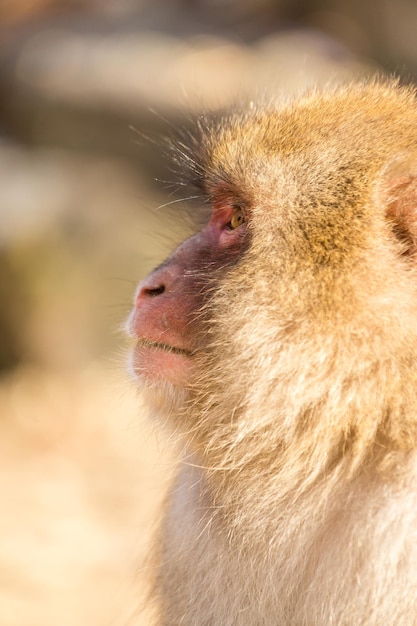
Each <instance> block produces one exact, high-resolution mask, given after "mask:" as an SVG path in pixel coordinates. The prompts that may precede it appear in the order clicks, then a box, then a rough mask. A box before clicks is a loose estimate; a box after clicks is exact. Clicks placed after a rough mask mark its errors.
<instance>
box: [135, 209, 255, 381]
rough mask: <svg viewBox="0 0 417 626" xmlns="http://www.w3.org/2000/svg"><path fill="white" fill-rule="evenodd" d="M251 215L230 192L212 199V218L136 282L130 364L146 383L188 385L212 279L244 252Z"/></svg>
mask: <svg viewBox="0 0 417 626" xmlns="http://www.w3.org/2000/svg"><path fill="white" fill-rule="evenodd" d="M246 226H247V216H246V215H245V213H244V211H243V210H242V209H241V208H240V207H239V206H236V205H235V204H234V203H233V199H232V198H227V199H226V200H225V199H224V198H222V199H221V200H220V199H219V201H217V202H214V208H213V212H212V216H211V219H210V221H209V223H208V224H207V225H206V226H205V227H204V228H203V230H202V231H201V232H199V233H197V234H196V235H194V236H193V237H191V238H189V239H187V240H186V241H185V242H184V243H183V244H182V245H180V246H179V247H178V248H177V250H176V251H175V252H174V253H173V254H172V255H171V256H170V257H169V258H168V259H167V260H166V261H165V262H164V263H162V265H160V266H159V267H157V268H156V269H155V270H154V271H153V272H151V274H149V276H148V277H147V278H145V279H144V280H143V281H142V282H141V283H140V284H139V286H138V288H137V292H136V296H135V300H134V308H133V310H132V312H131V314H130V317H129V320H128V324H127V328H128V334H129V335H130V336H131V337H132V338H133V340H134V348H133V355H132V369H133V372H134V374H135V376H137V377H139V378H140V379H141V380H145V382H148V383H151V384H152V383H155V382H160V381H168V382H170V383H173V384H174V385H177V386H181V387H183V386H187V384H188V383H190V382H191V380H192V374H193V361H194V358H195V355H196V354H197V353H198V350H199V347H200V346H201V345H202V343H204V335H205V327H204V318H205V305H206V303H207V301H208V299H209V295H210V285H211V281H212V280H213V279H214V277H216V279H217V278H218V277H219V274H221V273H222V272H223V271H224V270H225V269H226V268H227V267H228V266H230V265H232V264H233V263H235V262H236V259H237V258H238V257H239V256H240V254H241V253H242V250H243V247H244V241H245V239H246V234H247V229H246Z"/></svg>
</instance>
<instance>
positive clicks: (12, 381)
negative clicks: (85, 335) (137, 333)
mask: <svg viewBox="0 0 417 626" xmlns="http://www.w3.org/2000/svg"><path fill="white" fill-rule="evenodd" d="M112 369H113V368H111V367H107V366H102V365H91V366H89V367H88V368H87V369H86V370H85V371H83V372H80V373H77V374H57V373H52V372H45V371H38V370H33V369H30V368H27V369H23V370H20V371H18V372H17V373H15V374H14V375H13V376H12V377H9V378H8V379H6V380H3V381H2V383H1V386H0V431H1V435H0V625H1V626H84V625H85V626H123V625H125V624H129V626H130V625H131V624H132V625H133V624H134V625H135V626H144V625H146V626H148V625H149V624H151V623H152V620H151V617H150V615H149V614H147V613H146V612H143V611H142V610H141V609H140V608H138V607H140V604H141V596H142V595H143V593H144V591H145V589H146V581H147V576H148V574H149V571H147V568H146V565H145V564H144V563H145V554H146V552H147V548H148V546H149V541H150V537H151V533H152V529H153V528H154V525H155V520H156V519H157V517H158V513H157V511H158V504H159V502H160V499H161V496H162V495H163V493H164V485H165V484H166V482H167V477H168V476H169V472H170V469H171V466H172V464H171V463H170V461H169V459H168V457H169V454H168V455H167V449H166V443H164V442H163V441H160V440H158V436H157V434H156V433H154V432H152V430H151V429H150V428H149V424H147V422H146V419H145V418H144V417H143V416H141V411H140V400H139V398H138V397H137V395H136V393H135V391H134V390H133V386H132V385H131V384H130V383H129V382H128V381H127V380H123V377H122V376H119V375H118V374H116V373H115V372H114V371H113V372H112Z"/></svg>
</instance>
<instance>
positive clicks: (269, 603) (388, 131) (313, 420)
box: [128, 79, 417, 626]
mask: <svg viewBox="0 0 417 626" xmlns="http://www.w3.org/2000/svg"><path fill="white" fill-rule="evenodd" d="M176 154H177V156H176V157H174V160H175V162H176V163H177V164H179V165H180V167H183V169H184V171H185V174H184V176H185V177H187V180H190V181H191V183H192V184H193V185H195V186H196V187H197V189H198V193H199V195H200V198H201V206H202V207H204V209H205V207H209V209H210V212H211V213H210V217H209V218H208V221H207V223H206V225H205V226H204V227H203V228H202V229H201V230H200V231H199V232H197V233H196V234H194V235H192V236H191V237H190V238H188V239H186V240H185V242H184V243H182V244H181V245H180V246H179V247H178V248H177V249H176V250H175V251H174V252H173V253H172V255H171V256H170V257H169V258H168V259H167V260H166V261H165V262H163V263H162V264H161V265H160V266H159V267H158V268H157V269H155V270H154V271H153V272H152V273H151V274H150V275H149V276H148V277H147V278H145V279H144V280H143V281H142V282H141V283H140V284H139V287H138V289H137V292H136V295H135V300H134V306H133V310H132V312H131V314H130V316H129V320H128V332H129V334H130V335H131V336H132V338H133V348H132V355H131V369H132V370H133V372H134V375H135V377H136V378H137V380H138V383H139V385H140V387H141V388H142V389H143V392H144V394H145V396H146V402H147V404H148V407H149V411H150V413H152V414H154V415H155V416H156V418H158V419H159V418H161V419H163V421H164V422H165V423H167V424H168V425H169V427H170V428H172V430H173V432H175V433H176V434H178V437H179V438H180V441H181V442H182V443H181V445H182V449H181V461H180V463H179V467H178V472H177V475H176V477H175V480H174V482H173V484H172V487H171V489H170V493H169V495H168V497H167V501H166V504H165V509H164V512H163V515H162V517H163V519H162V521H161V528H160V531H159V535H158V539H157V541H156V545H155V548H154V555H153V559H154V563H155V571H156V573H155V580H154V585H153V586H154V591H153V601H154V602H155V606H157V614H158V620H159V621H158V623H159V624H161V625H163V626H177V625H179V624H181V625H182V626H220V625H221V626H254V625H257V626H288V625H290V626H324V625H326V626H328V625H337V626H342V625H343V626H360V625H363V626H381V625H384V626H411V625H417V100H416V93H415V90H414V89H413V88H412V87H410V86H404V85H400V84H399V82H398V81H395V80H390V79H387V80H381V79H374V80H370V81H364V82H361V83H356V82H354V83H352V84H349V85H344V86H339V87H331V88H323V89H319V88H316V89H313V90H311V91H309V92H307V93H305V94H302V95H300V96H299V97H297V98H294V99H291V100H286V101H283V102H280V101H277V102H273V103H271V104H268V105H256V104H255V105H250V106H248V108H247V109H246V110H245V109H244V108H242V110H239V111H232V112H230V113H228V112H226V113H224V114H222V116H221V117H220V118H216V117H215V116H214V117H213V118H211V117H209V116H206V117H201V118H200V119H199V120H198V122H197V124H196V128H195V131H194V132H193V134H191V135H190V137H189V138H187V141H184V140H181V141H179V142H178V145H177V153H176ZM196 211H198V208H196Z"/></svg>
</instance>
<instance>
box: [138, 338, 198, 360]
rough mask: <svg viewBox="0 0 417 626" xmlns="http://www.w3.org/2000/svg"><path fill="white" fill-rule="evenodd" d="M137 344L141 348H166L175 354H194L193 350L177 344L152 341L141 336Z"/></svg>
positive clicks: (188, 355)
mask: <svg viewBox="0 0 417 626" xmlns="http://www.w3.org/2000/svg"><path fill="white" fill-rule="evenodd" d="M135 346H137V347H139V348H156V349H158V350H165V351H166V352H171V353H173V354H179V355H183V356H187V357H191V356H192V354H193V353H192V352H191V350H187V349H186V348H177V346H171V345H169V344H167V343H162V342H160V341H151V340H150V339H143V338H139V339H136V341H135Z"/></svg>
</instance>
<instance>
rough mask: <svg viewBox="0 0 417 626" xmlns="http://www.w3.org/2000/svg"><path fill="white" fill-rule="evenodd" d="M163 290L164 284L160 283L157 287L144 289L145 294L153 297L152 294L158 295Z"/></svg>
mask: <svg viewBox="0 0 417 626" xmlns="http://www.w3.org/2000/svg"><path fill="white" fill-rule="evenodd" d="M164 291H165V285H160V286H159V287H153V288H145V289H144V292H145V294H146V295H147V296H150V297H151V298H153V297H154V296H160V295H161V293H164Z"/></svg>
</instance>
